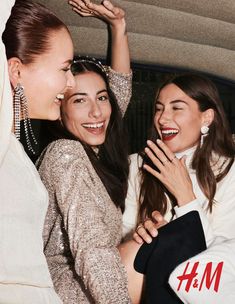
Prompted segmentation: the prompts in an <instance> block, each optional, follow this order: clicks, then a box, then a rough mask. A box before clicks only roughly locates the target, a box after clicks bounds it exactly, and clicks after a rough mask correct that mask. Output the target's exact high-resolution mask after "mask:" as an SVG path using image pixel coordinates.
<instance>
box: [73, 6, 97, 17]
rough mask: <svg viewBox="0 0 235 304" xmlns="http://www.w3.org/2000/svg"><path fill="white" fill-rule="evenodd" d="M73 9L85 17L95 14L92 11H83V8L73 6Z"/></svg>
mask: <svg viewBox="0 0 235 304" xmlns="http://www.w3.org/2000/svg"><path fill="white" fill-rule="evenodd" d="M73 11H74V12H76V13H78V14H79V15H81V16H83V17H89V16H93V13H92V12H89V13H87V12H83V11H82V10H81V9H77V8H73Z"/></svg>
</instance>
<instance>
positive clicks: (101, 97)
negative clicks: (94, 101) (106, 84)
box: [98, 95, 109, 101]
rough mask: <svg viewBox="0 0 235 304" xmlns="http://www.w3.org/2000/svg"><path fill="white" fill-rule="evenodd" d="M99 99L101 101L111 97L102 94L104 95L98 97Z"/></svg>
mask: <svg viewBox="0 0 235 304" xmlns="http://www.w3.org/2000/svg"><path fill="white" fill-rule="evenodd" d="M98 99H99V100H100V101H106V100H108V99H109V98H108V96H105V95H102V96H100V97H98Z"/></svg>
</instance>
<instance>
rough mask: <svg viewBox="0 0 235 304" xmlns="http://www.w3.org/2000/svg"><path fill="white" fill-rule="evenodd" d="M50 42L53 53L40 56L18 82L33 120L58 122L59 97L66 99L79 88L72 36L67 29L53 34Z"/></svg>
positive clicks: (24, 67) (22, 70) (23, 70)
mask: <svg viewBox="0 0 235 304" xmlns="http://www.w3.org/2000/svg"><path fill="white" fill-rule="evenodd" d="M49 41H50V42H49V45H50V48H49V50H47V51H46V52H44V53H43V54H41V55H39V56H36V57H35V61H34V62H33V63H30V64H22V65H21V67H20V77H19V79H18V82H19V83H20V84H21V85H22V86H23V87H24V92H25V96H26V98H27V100H28V105H29V117H30V118H37V119H48V120H56V119H58V118H59V117H60V106H61V101H60V100H58V99H57V96H58V94H60V95H61V96H60V97H63V94H64V93H65V92H66V90H67V89H68V87H72V86H74V85H75V82H74V77H73V75H72V73H71V71H70V69H69V67H70V63H71V61H72V58H73V43H72V40H71V37H70V35H69V33H68V32H67V30H66V29H64V28H61V29H60V30H57V31H51V33H50V36H49ZM11 60H12V59H11ZM13 60H14V59H13ZM9 61H10V60H9Z"/></svg>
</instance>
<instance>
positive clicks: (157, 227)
mask: <svg viewBox="0 0 235 304" xmlns="http://www.w3.org/2000/svg"><path fill="white" fill-rule="evenodd" d="M166 224H168V222H167V221H166V220H163V221H161V222H159V223H157V224H156V229H159V228H161V227H162V226H165V225H166Z"/></svg>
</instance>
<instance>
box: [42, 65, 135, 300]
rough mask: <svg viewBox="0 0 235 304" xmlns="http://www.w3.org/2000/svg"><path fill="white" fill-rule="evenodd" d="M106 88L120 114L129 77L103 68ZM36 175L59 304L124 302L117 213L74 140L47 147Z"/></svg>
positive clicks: (119, 215)
mask: <svg viewBox="0 0 235 304" xmlns="http://www.w3.org/2000/svg"><path fill="white" fill-rule="evenodd" d="M109 78H110V84H111V87H112V90H113V92H114V93H115V95H116V97H117V100H118V103H119V105H120V108H121V111H122V113H123V114H124V112H125V110H126V108H127V105H128V103H129V100H130V97H131V78H132V75H131V74H129V75H124V74H119V73H116V72H114V71H112V70H111V69H109ZM39 173H40V176H41V178H42V181H43V183H44V184H45V186H46V188H47V190H48V192H49V208H48V212H47V216H46V220H45V227H44V235H43V237H44V244H45V255H46V258H47V262H48V265H49V270H50V273H51V276H52V280H53V283H54V286H55V289H56V291H57V293H58V294H59V296H60V298H61V299H62V301H63V303H64V304H83V303H102V304H109V303H115V304H119V303H120V304H125V303H130V299H129V295H128V289H127V275H126V272H125V269H124V266H123V265H122V263H121V259H120V255H119V252H118V250H117V248H116V247H117V245H118V244H119V243H120V241H121V234H122V213H121V211H120V209H119V208H117V207H116V206H115V205H114V203H113V202H112V200H111V198H110V197H109V195H108V193H107V191H106V189H105V187H104V185H103V184H102V182H101V180H100V178H99V177H98V175H97V173H96V172H95V170H94V168H93V166H92V164H91V163H90V161H89V158H88V156H87V154H86V152H85V150H84V148H83V147H82V145H81V144H80V142H79V141H75V140H67V139H61V140H57V141H55V142H53V143H52V144H50V145H49V146H48V148H47V149H46V152H44V154H43V156H42V157H41V160H40V167H39Z"/></svg>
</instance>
